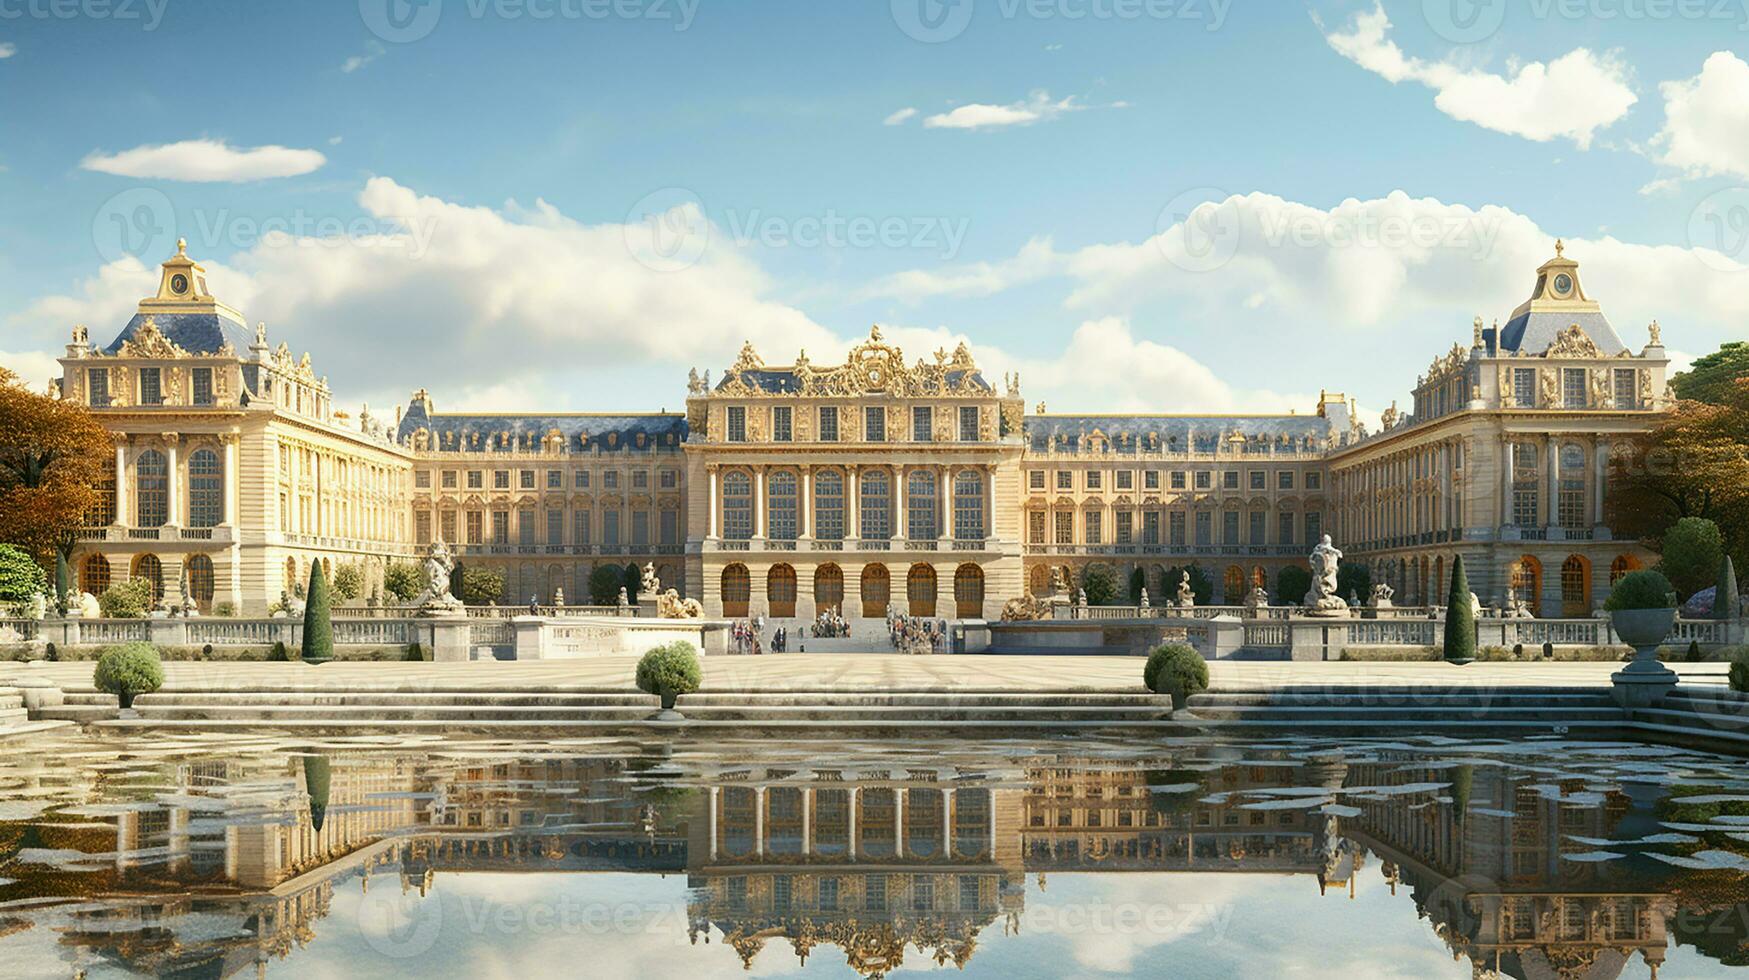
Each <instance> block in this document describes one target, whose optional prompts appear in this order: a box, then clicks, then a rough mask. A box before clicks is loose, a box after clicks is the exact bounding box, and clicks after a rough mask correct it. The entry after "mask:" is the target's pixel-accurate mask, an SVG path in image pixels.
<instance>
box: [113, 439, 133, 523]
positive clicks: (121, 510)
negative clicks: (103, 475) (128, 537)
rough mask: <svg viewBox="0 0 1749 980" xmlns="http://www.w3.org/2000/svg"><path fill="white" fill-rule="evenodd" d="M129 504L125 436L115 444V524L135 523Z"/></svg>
mask: <svg viewBox="0 0 1749 980" xmlns="http://www.w3.org/2000/svg"><path fill="white" fill-rule="evenodd" d="M128 503H129V501H128V444H127V436H125V435H123V436H120V437H118V438H117V440H116V443H115V523H117V524H126V525H132V524H133V523H134V515H133V514H131V513H130V512H129V511H128Z"/></svg>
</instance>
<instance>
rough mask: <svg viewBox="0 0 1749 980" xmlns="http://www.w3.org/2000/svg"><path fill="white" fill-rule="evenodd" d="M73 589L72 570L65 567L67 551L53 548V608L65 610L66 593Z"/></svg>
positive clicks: (64, 611) (60, 610) (59, 610)
mask: <svg viewBox="0 0 1749 980" xmlns="http://www.w3.org/2000/svg"><path fill="white" fill-rule="evenodd" d="M72 591H73V570H72V569H70V568H68V567H67V553H66V552H65V551H61V550H59V549H56V550H55V610H56V611H57V612H60V613H63V614H64V613H66V611H67V594H68V593H70V592H72Z"/></svg>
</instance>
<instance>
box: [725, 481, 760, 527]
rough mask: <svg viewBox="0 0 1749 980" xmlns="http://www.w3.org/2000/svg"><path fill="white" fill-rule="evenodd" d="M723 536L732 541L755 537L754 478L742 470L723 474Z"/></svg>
mask: <svg viewBox="0 0 1749 980" xmlns="http://www.w3.org/2000/svg"><path fill="white" fill-rule="evenodd" d="M723 537H724V538H726V539H727V540H730V541H747V540H750V539H751V538H752V537H753V478H752V477H751V476H749V475H747V474H746V473H742V472H740V471H735V472H732V473H725V474H723Z"/></svg>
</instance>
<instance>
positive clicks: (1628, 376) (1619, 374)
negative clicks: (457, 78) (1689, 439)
mask: <svg viewBox="0 0 1749 980" xmlns="http://www.w3.org/2000/svg"><path fill="white" fill-rule="evenodd" d="M1614 384H1615V407H1616V408H1620V409H1629V408H1639V407H1640V389H1639V386H1638V384H1637V383H1636V379H1635V377H1634V369H1633V368H1616V369H1615V382H1614ZM92 390H93V391H95V390H96V389H92ZM91 404H93V405H95V404H97V403H96V402H95V401H94V402H92V403H91Z"/></svg>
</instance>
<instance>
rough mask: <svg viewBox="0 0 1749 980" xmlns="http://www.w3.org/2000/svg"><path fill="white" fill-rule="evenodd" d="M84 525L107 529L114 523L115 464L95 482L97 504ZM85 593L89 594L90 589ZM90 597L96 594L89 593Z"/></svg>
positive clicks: (105, 468)
mask: <svg viewBox="0 0 1749 980" xmlns="http://www.w3.org/2000/svg"><path fill="white" fill-rule="evenodd" d="M85 523H86V524H88V525H90V526H91V527H108V526H109V525H111V524H114V523H115V464H113V463H110V464H107V465H105V466H104V467H103V476H102V477H101V478H100V479H98V481H97V504H96V505H95V506H94V507H92V508H91V513H90V514H89V515H87V516H86V518H85ZM85 591H87V592H91V590H90V589H86V590H85ZM91 594H92V595H96V594H97V593H95V592H91Z"/></svg>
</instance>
